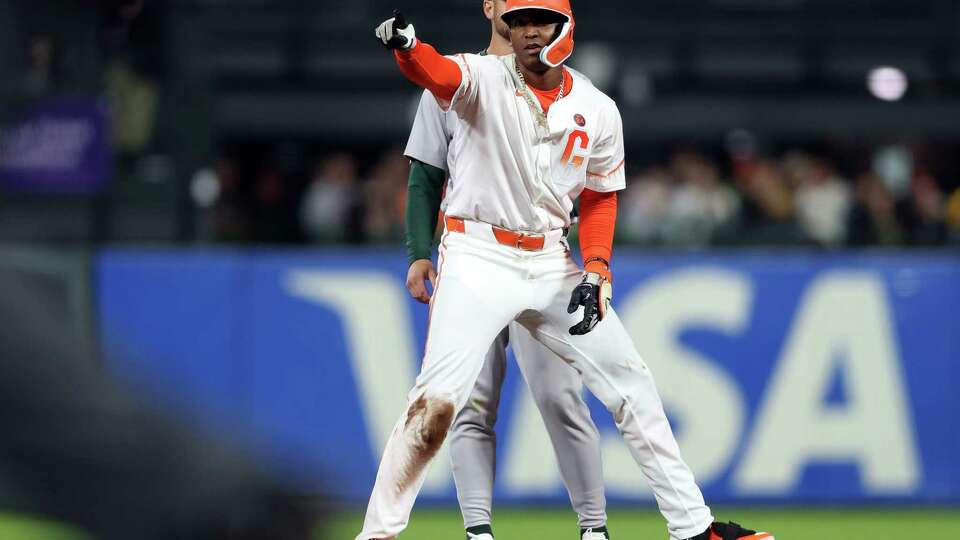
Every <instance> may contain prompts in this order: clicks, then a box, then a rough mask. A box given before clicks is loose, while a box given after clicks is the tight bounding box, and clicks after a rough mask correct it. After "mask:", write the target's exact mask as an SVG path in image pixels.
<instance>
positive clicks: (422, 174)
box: [406, 159, 446, 304]
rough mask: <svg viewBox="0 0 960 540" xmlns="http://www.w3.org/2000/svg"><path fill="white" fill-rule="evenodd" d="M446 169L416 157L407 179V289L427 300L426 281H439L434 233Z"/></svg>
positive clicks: (433, 282)
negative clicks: (437, 279) (435, 263)
mask: <svg viewBox="0 0 960 540" xmlns="http://www.w3.org/2000/svg"><path fill="white" fill-rule="evenodd" d="M445 176H446V173H445V172H444V171H443V169H440V168H437V167H434V166H433V165H428V164H426V163H423V162H422V161H418V160H416V159H411V160H410V178H409V180H408V181H407V216H406V225H407V228H406V241H407V259H408V260H409V262H410V268H409V269H408V270H407V290H409V291H410V295H411V296H413V297H414V298H416V299H417V300H419V301H420V302H423V303H425V304H426V303H428V302H429V301H430V292H429V291H427V287H426V282H427V280H429V281H430V284H431V285H434V286H435V285H436V277H437V272H436V269H435V268H434V267H433V261H431V260H430V255H431V249H432V247H433V234H434V231H436V230H437V220H438V218H439V213H440V201H441V200H442V198H443V180H444V177H445Z"/></svg>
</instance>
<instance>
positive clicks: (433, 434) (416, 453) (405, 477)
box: [397, 397, 454, 492]
mask: <svg viewBox="0 0 960 540" xmlns="http://www.w3.org/2000/svg"><path fill="white" fill-rule="evenodd" d="M453 416H454V406H453V403H450V402H449V401H444V400H440V399H427V398H426V397H421V398H420V399H418V400H417V401H415V402H413V404H412V405H410V408H409V409H407V421H406V423H405V424H404V436H405V438H406V440H407V442H408V443H409V444H410V446H409V451H410V455H409V456H408V457H407V459H406V463H405V464H404V466H403V471H402V472H401V474H400V480H399V482H398V483H397V489H398V490H399V491H400V492H403V491H406V490H407V489H409V488H410V486H411V485H412V484H413V482H414V481H415V480H416V479H417V478H418V477H419V476H420V474H421V473H422V472H423V470H424V468H426V466H427V464H428V463H430V460H431V459H433V457H434V456H436V455H437V452H439V451H440V447H441V446H443V441H444V439H446V438H447V432H448V431H449V430H450V425H451V424H452V423H453Z"/></svg>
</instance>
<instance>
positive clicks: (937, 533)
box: [325, 508, 960, 540]
mask: <svg viewBox="0 0 960 540" xmlns="http://www.w3.org/2000/svg"><path fill="white" fill-rule="evenodd" d="M714 514H715V516H716V517H717V519H719V520H722V521H728V520H732V521H736V522H738V523H740V524H742V525H744V526H747V527H757V528H760V529H763V530H766V531H768V532H771V533H773V534H775V535H776V537H777V540H878V539H883V540H925V539H927V538H929V539H941V538H943V539H947V538H950V539H954V538H957V539H960V508H958V509H888V508H881V509H863V510H859V509H858V510H841V509H792V508H791V509H770V510H768V509H762V510H743V509H732V508H729V509H728V508H718V509H715V510H714ZM362 521H363V516H362V515H361V514H359V513H342V514H339V515H337V516H336V517H335V518H334V519H333V520H332V522H329V523H328V525H330V528H329V531H328V533H327V535H326V536H325V537H326V538H331V539H337V540H350V539H352V538H354V537H355V536H356V534H357V533H358V532H359V530H360V525H361V523H362ZM608 525H609V526H610V532H611V537H612V538H613V539H614V540H666V539H667V532H666V527H665V525H664V521H663V518H662V517H660V514H658V513H656V512H651V511H647V510H644V511H634V510H624V509H616V510H611V511H610V512H609V522H608ZM462 527H463V522H462V521H461V518H460V514H459V513H458V512H456V511H454V510H433V509H426V510H414V512H413V516H412V518H411V520H410V527H409V528H408V529H407V530H406V531H405V532H404V533H403V534H402V535H401V538H402V539H409V540H445V539H449V540H461V539H462V538H463V529H462ZM493 531H494V533H495V534H496V536H497V538H498V540H554V539H561V540H577V533H578V530H577V524H576V516H575V515H574V514H573V513H572V512H569V511H563V510H543V509H525V508H513V509H501V510H497V511H495V513H494V517H493Z"/></svg>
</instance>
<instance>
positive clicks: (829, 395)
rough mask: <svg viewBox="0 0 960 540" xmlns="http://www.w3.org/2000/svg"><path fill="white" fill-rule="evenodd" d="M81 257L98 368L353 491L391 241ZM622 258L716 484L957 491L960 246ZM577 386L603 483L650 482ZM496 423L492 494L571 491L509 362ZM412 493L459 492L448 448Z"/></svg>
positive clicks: (621, 496) (658, 361)
mask: <svg viewBox="0 0 960 540" xmlns="http://www.w3.org/2000/svg"><path fill="white" fill-rule="evenodd" d="M95 264H96V268H95V276H96V288H97V300H98V305H99V308H98V310H99V318H100V321H101V335H100V338H101V340H102V344H103V346H104V348H105V350H106V352H107V357H108V363H109V368H110V369H111V370H113V371H116V372H118V373H121V374H124V375H125V376H127V377H132V378H134V380H136V381H138V384H141V385H144V386H145V387H147V388H148V389H149V391H150V393H152V394H153V395H155V396H157V397H158V398H159V399H160V400H162V401H164V402H166V403H170V404H174V405H175V406H176V407H178V408H180V409H181V410H183V411H189V412H190V415H191V416H192V417H194V418H199V419H202V420H203V421H206V422H209V423H212V424H214V425H216V426H218V427H219V428H221V429H229V430H234V431H241V432H247V433H251V434H252V437H253V440H254V441H255V443H256V444H257V445H258V447H259V448H260V449H261V451H262V452H263V453H264V455H265V456H266V457H267V458H268V460H269V461H270V463H271V464H272V465H273V466H274V467H276V468H277V469H278V470H280V471H282V472H283V473H284V474H286V475H288V476H289V477H291V478H293V479H296V480H297V481H299V482H300V483H301V484H302V485H304V486H305V487H306V488H307V489H308V490H310V491H312V492H326V493H333V494H335V495H338V496H341V497H344V498H347V499H350V500H356V501H362V500H364V498H365V497H366V495H367V494H368V493H369V489H370V487H371V485H372V482H373V478H374V474H375V471H376V458H377V455H378V452H379V451H380V449H381V448H382V446H383V442H384V440H385V436H386V434H387V433H388V432H389V431H390V429H391V427H392V425H393V423H394V422H395V420H396V418H397V417H398V415H399V413H400V411H401V410H402V409H403V407H404V398H405V394H406V391H407V390H408V389H409V387H410V386H411V385H412V382H413V378H414V376H415V374H416V371H417V367H418V362H419V351H420V349H421V347H422V343H423V339H424V334H425V323H426V309H425V307H424V306H422V305H420V304H417V303H415V302H413V301H411V300H409V298H408V295H407V293H406V291H405V289H404V285H403V283H404V278H405V273H406V265H405V258H404V256H403V253H402V252H401V251H400V250H394V249H390V250H372V251H359V252H357V251H350V252H345V251H313V252H295V251H199V250H169V251H166V250H135V249H113V250H108V251H106V252H104V253H102V255H100V256H99V257H98V258H97V259H96V262H95ZM615 274H616V284H615V307H616V309H617V310H618V313H619V315H620V317H621V318H622V320H623V322H624V324H625V325H626V326H627V328H628V330H629V331H630V333H631V335H632V336H633V338H634V341H635V343H636V344H637V347H638V348H639V350H640V352H641V354H642V355H643V356H644V358H645V360H646V361H647V363H648V364H649V365H650V367H651V368H652V370H653V371H654V374H655V375H656V377H657V381H658V384H659V387H660V390H661V394H662V396H663V400H664V403H665V406H666V408H667V411H668V414H669V415H670V417H671V419H672V420H673V421H674V424H675V428H676V432H677V437H678V440H679V442H680V445H681V447H682V449H683V451H684V454H685V456H686V458H687V460H688V461H689V462H690V464H691V465H692V466H693V468H694V470H695V471H696V473H697V476H698V479H699V481H700V482H701V484H702V486H703V488H704V491H705V493H706V495H707V497H708V498H709V499H710V500H711V501H714V502H742V501H748V500H749V501H769V502H772V503H796V502H805V503H806V502H840V503H851V504H859V503H874V502H884V501H897V502H901V501H917V502H925V503H944V502H953V503H956V502H960V457H958V456H960V450H958V448H960V420H958V418H957V416H958V414H960V392H958V390H957V388H958V383H960V319H958V316H957V308H958V306H960V257H958V256H955V255H948V254H916V253H910V254H904V255H891V254H819V253H818V254H816V255H808V254H796V253H792V252H787V253H737V254H730V255H669V256H667V255H642V254H639V253H638V252H629V251H628V250H621V251H620V252H618V254H617V260H616V268H615ZM590 406H591V410H592V413H593V416H594V418H595V419H596V421H597V424H598V426H599V428H600V431H601V433H602V438H603V453H604V468H605V474H606V476H607V479H608V482H607V486H608V498H609V499H610V500H611V501H615V502H617V501H620V502H627V501H634V500H646V499H649V498H650V493H649V490H648V488H646V486H645V484H644V481H643V480H642V477H641V475H640V473H639V471H638V469H637V468H636V467H635V466H634V464H633V462H632V461H631V459H630V457H629V455H628V453H627V451H626V448H625V447H624V445H623V444H622V443H621V442H620V440H619V436H618V435H617V433H616V430H615V428H614V426H613V423H612V421H611V420H610V416H609V414H608V413H607V412H606V411H605V409H604V408H603V407H602V406H601V405H600V404H599V403H598V402H597V401H596V400H594V399H593V398H590ZM498 434H499V452H500V454H499V471H498V477H497V482H496V493H495V496H496V499H497V501H498V503H510V502H516V501H529V500H538V501H542V502H547V503H556V504H562V505H566V504H568V500H567V498H566V495H565V493H564V491H563V487H562V483H561V480H560V477H559V475H558V472H557V468H556V464H555V461H554V459H553V454H552V450H551V449H550V446H549V441H548V439H547V436H546V432H545V431H544V429H543V427H542V425H541V423H540V420H539V418H538V416H537V412H536V409H535V407H534V406H533V405H532V401H531V400H530V399H529V396H528V393H527V391H526V388H525V386H524V384H523V382H522V378H521V377H520V375H519V371H518V370H517V369H516V366H515V365H513V364H512V363H511V366H510V371H509V373H508V375H507V382H506V387H505V389H504V397H503V402H502V404H501V411H500V420H499V425H498ZM520 434H522V436H520ZM331 476H333V477H335V478H336V479H337V480H335V481H333V482H322V481H321V480H320V478H321V477H327V478H329V477H331ZM424 497H425V498H427V499H430V500H432V501H438V502H453V501H455V498H454V490H453V484H452V480H451V477H450V473H449V460H448V456H447V455H446V454H444V455H443V456H441V458H440V459H439V460H438V462H437V463H436V464H435V465H434V466H433V469H432V471H431V474H430V478H429V479H428V482H427V485H426V488H425V491H424Z"/></svg>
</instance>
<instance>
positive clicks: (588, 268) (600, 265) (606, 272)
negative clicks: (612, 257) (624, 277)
mask: <svg viewBox="0 0 960 540" xmlns="http://www.w3.org/2000/svg"><path fill="white" fill-rule="evenodd" d="M583 270H584V271H585V272H589V273H593V274H599V275H600V276H602V277H603V278H604V279H606V280H607V281H613V274H611V273H610V262H609V261H607V260H606V259H604V258H603V257H590V258H589V259H587V260H586V261H584V264H583Z"/></svg>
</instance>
